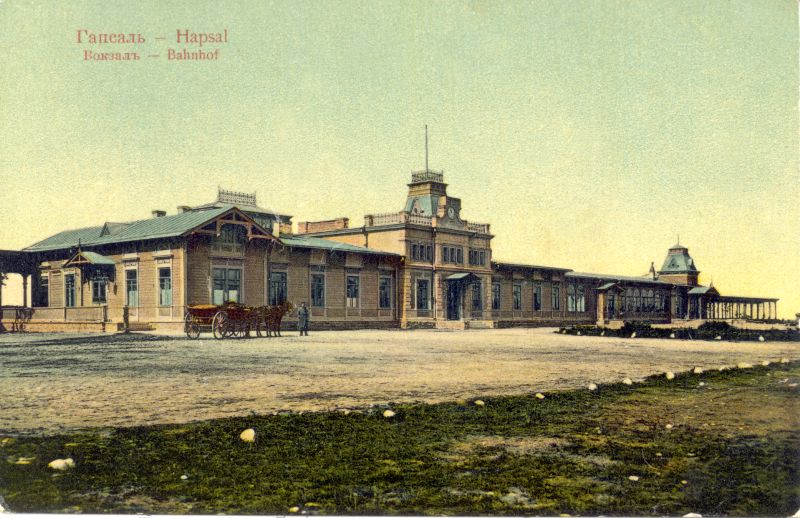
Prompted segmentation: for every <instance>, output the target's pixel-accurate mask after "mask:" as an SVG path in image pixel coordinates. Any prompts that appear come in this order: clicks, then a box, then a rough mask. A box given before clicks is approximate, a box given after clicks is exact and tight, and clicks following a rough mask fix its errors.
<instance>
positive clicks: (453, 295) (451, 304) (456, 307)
mask: <svg viewBox="0 0 800 518" xmlns="http://www.w3.org/2000/svg"><path fill="white" fill-rule="evenodd" d="M459 319H461V285H460V284H457V283H455V282H448V283H447V320H459Z"/></svg>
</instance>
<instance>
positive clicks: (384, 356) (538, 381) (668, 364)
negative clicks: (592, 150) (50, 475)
mask: <svg viewBox="0 0 800 518" xmlns="http://www.w3.org/2000/svg"><path fill="white" fill-rule="evenodd" d="M553 331H554V330H553V329H507V330H475V331H462V332H442V331H339V332H320V333H315V334H312V335H311V336H309V337H303V338H300V337H298V336H296V334H295V333H290V336H284V337H283V338H270V339H267V338H261V339H249V340H223V341H217V340H214V339H212V338H208V337H207V335H203V337H202V339H201V340H197V341H190V340H187V339H185V338H180V337H166V336H155V335H132V336H120V335H117V336H98V335H81V336H77V335H53V334H49V335H44V334H27V335H0V431H3V432H6V433H12V434H13V433H17V434H26V433H42V432H57V431H60V430H75V429H79V428H85V427H97V426H131V425H139V424H155V423H180V422H187V421H193V420H200V419H210V418H218V417H226V416H234V415H246V414H249V413H251V412H255V413H270V412H277V411H282V410H291V411H301V410H330V409H341V408H358V407H365V406H369V405H371V404H380V403H387V402H400V401H403V402H411V401H424V402H436V401H444V400H457V399H464V398H473V397H485V396H490V395H497V394H523V393H527V392H531V391H536V392H546V391H549V390H555V389H568V388H576V387H581V386H586V385H588V384H589V383H590V382H591V383H606V382H618V381H621V380H622V379H623V378H626V377H630V378H632V379H634V380H636V379H639V378H643V377H645V376H648V375H651V374H656V373H661V372H665V371H673V372H680V371H685V370H689V369H692V368H694V367H698V366H699V367H701V368H703V369H711V368H718V367H720V366H723V365H728V366H735V365H736V364H738V363H740V362H747V363H751V364H756V363H760V362H761V361H763V360H768V361H778V360H780V359H781V358H788V359H790V360H795V359H800V344H798V343H777V342H776V343H727V342H705V341H674V340H654V339H620V338H606V337H585V336H568V335H559V334H556V333H554V332H553Z"/></svg>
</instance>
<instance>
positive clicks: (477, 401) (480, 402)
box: [475, 399, 486, 406]
mask: <svg viewBox="0 0 800 518" xmlns="http://www.w3.org/2000/svg"><path fill="white" fill-rule="evenodd" d="M485 404H486V403H484V402H483V400H482V399H476V400H475V405H476V406H483V405H485Z"/></svg>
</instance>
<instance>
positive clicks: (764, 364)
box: [761, 360, 770, 367]
mask: <svg viewBox="0 0 800 518" xmlns="http://www.w3.org/2000/svg"><path fill="white" fill-rule="evenodd" d="M769 363H770V362H769V360H764V361H762V362H761V365H762V366H763V367H766V366H768V365H769Z"/></svg>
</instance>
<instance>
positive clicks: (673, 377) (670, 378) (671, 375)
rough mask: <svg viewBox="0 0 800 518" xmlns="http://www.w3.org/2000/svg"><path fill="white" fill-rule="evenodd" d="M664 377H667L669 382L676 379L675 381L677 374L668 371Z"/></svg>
mask: <svg viewBox="0 0 800 518" xmlns="http://www.w3.org/2000/svg"><path fill="white" fill-rule="evenodd" d="M664 376H665V377H666V378H667V379H668V380H674V379H675V373H674V372H671V371H667V372H666V373H664Z"/></svg>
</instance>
